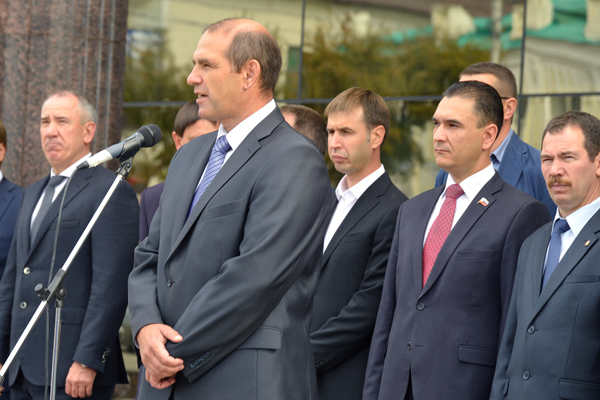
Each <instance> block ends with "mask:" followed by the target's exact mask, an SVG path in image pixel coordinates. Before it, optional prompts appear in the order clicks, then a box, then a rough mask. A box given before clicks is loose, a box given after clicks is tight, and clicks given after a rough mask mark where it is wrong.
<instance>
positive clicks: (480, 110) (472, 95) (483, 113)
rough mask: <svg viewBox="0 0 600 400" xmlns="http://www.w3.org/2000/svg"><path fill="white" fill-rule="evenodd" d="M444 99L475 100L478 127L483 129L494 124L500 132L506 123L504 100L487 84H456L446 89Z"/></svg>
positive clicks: (468, 82) (473, 82) (474, 82)
mask: <svg viewBox="0 0 600 400" xmlns="http://www.w3.org/2000/svg"><path fill="white" fill-rule="evenodd" d="M444 97H448V98H451V97H460V98H463V99H471V100H474V101H475V104H474V105H473V111H474V112H475V114H476V115H477V116H478V118H477V127H478V128H483V127H484V126H486V125H488V124H494V125H496V126H497V127H498V132H500V129H502V123H503V122H504V107H503V106H502V99H500V95H499V94H498V92H497V91H496V89H494V88H493V87H491V86H490V85H488V84H487V83H483V82H477V81H463V82H456V83H454V84H452V85H451V86H450V87H449V88H448V89H446V91H445V92H444ZM496 137H498V135H496Z"/></svg>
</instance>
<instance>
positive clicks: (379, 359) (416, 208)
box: [363, 173, 550, 400]
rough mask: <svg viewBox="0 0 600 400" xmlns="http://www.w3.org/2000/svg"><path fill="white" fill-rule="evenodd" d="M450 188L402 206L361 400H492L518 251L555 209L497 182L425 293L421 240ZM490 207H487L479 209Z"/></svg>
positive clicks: (453, 238) (460, 225) (463, 222)
mask: <svg viewBox="0 0 600 400" xmlns="http://www.w3.org/2000/svg"><path fill="white" fill-rule="evenodd" d="M443 190H444V188H443V187H439V188H435V189H433V190H430V191H427V192H425V193H423V194H421V195H419V196H417V197H415V198H413V199H411V200H409V201H407V202H406V203H403V204H402V206H400V210H399V212H398V221H397V222H396V231H395V234H394V240H393V244H392V249H391V251H390V257H389V261H388V267H387V271H386V275H385V281H384V285H383V294H382V298H381V304H380V306H379V311H378V314H377V322H376V324H375V332H374V334H373V341H372V343H371V352H370V354H369V362H368V366H367V373H366V377H365V387H364V393H363V399H365V400H372V399H391V398H400V399H402V398H403V394H404V393H406V390H407V387H408V384H409V379H410V380H411V384H412V391H413V393H414V398H415V399H419V400H434V399H435V400H439V399H461V400H479V399H487V398H488V396H489V393H490V388H491V384H492V376H493V373H494V366H495V364H496V356H497V351H498V345H499V342H500V336H501V334H502V332H503V329H504V321H505V318H506V314H507V312H508V305H509V301H510V294H511V291H512V285H513V278H514V274H515V270H516V266H517V256H518V254H519V249H520V247H521V244H522V243H523V241H524V240H525V238H526V237H527V236H529V235H530V234H531V233H532V232H533V231H534V230H536V229H537V228H538V227H540V226H541V225H543V224H544V223H546V222H547V221H548V220H549V219H550V215H549V214H548V209H547V208H546V207H545V206H544V205H543V204H542V203H541V202H539V201H537V200H535V199H533V198H532V197H530V196H529V195H527V194H525V193H523V192H521V191H520V190H517V189H515V188H514V187H512V186H510V185H508V184H506V183H505V182H504V181H503V180H502V178H500V176H499V175H498V173H496V174H494V176H493V177H492V178H491V179H490V180H489V181H488V182H487V183H486V184H485V185H484V186H483V188H482V189H481V190H480V192H479V193H478V194H477V196H476V197H475V198H474V199H473V201H472V202H471V204H470V205H469V206H468V208H467V209H466V210H465V212H464V214H463V215H462V217H461V218H460V219H459V220H458V222H457V223H456V224H455V226H454V228H453V229H452V230H451V231H450V234H449V235H448V237H447V239H446V241H445V242H444V245H443V246H442V248H441V250H440V252H439V254H438V257H437V259H436V261H435V263H434V265H433V268H432V271H431V274H430V275H429V278H428V279H427V282H426V284H425V287H422V276H423V272H422V271H423V241H424V238H425V229H426V226H427V222H428V219H429V216H430V215H431V213H432V211H433V208H434V206H435V204H436V202H437V201H438V199H439V197H440V195H441V193H442V192H443ZM481 198H485V199H487V201H488V204H487V206H486V205H484V204H482V203H480V202H479V200H480V199H481Z"/></svg>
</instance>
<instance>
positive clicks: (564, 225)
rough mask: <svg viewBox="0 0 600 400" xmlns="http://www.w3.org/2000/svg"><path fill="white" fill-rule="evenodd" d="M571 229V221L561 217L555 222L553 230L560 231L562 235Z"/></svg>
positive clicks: (554, 231) (553, 231)
mask: <svg viewBox="0 0 600 400" xmlns="http://www.w3.org/2000/svg"><path fill="white" fill-rule="evenodd" d="M569 229H571V228H570V227H569V223H568V222H567V220H566V219H564V218H559V219H557V220H556V222H555V223H554V229H553V230H552V233H558V234H559V235H562V234H563V233H565V232H566V231H568V230H569Z"/></svg>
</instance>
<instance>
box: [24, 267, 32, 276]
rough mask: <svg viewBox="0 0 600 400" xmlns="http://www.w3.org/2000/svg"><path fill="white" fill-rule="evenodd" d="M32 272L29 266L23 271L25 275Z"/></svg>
mask: <svg viewBox="0 0 600 400" xmlns="http://www.w3.org/2000/svg"><path fill="white" fill-rule="evenodd" d="M30 272H31V270H30V269H29V267H25V268H23V273H24V274H25V275H29V273H30Z"/></svg>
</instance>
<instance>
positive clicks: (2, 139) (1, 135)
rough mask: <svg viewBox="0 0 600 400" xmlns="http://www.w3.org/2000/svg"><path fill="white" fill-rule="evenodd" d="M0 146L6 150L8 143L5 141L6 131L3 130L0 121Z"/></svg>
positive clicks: (0, 164)
mask: <svg viewBox="0 0 600 400" xmlns="http://www.w3.org/2000/svg"><path fill="white" fill-rule="evenodd" d="M0 144H3V145H4V149H7V148H8V143H7V141H6V129H5V128H4V124H3V123H2V120H0ZM0 166H2V161H1V160H0Z"/></svg>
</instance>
